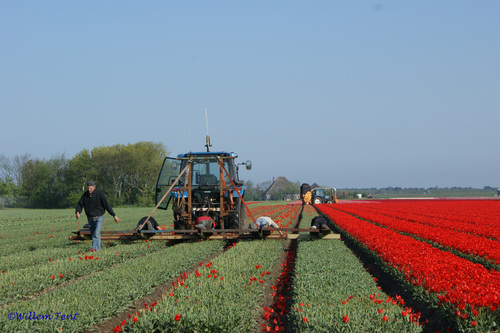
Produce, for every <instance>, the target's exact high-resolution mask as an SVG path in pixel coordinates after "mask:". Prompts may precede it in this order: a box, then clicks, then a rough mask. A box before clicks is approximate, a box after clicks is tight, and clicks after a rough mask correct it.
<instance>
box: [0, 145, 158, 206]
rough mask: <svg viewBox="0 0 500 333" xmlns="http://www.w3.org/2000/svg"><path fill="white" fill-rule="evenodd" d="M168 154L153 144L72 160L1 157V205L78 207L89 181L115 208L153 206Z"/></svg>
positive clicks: (111, 149)
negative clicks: (156, 188) (159, 174)
mask: <svg viewBox="0 0 500 333" xmlns="http://www.w3.org/2000/svg"><path fill="white" fill-rule="evenodd" d="M166 156H167V149H166V147H165V146H164V145H163V144H162V143H154V142H138V143H135V144H127V145H122V144H117V145H114V146H103V147H97V148H94V149H92V151H89V150H87V149H84V150H82V151H81V152H79V153H78V154H76V156H74V157H73V158H71V159H68V158H66V157H65V156H64V155H60V156H57V157H53V158H50V159H48V160H42V159H38V158H32V157H31V156H30V155H29V154H24V155H20V156H15V157H14V158H12V159H9V158H7V157H5V156H3V155H0V207H2V206H7V207H29V208H66V207H74V206H75V205H76V202H77V201H78V199H79V198H80V197H81V195H82V194H83V192H84V191H85V190H86V188H85V184H86V182H87V181H88V180H94V181H95V182H96V185H97V187H98V188H99V189H101V190H103V191H104V192H105V193H106V195H107V198H108V200H109V201H110V202H111V204H112V205H115V206H116V205H149V204H151V203H154V201H155V197H154V195H155V193H154V187H155V185H156V179H157V177H158V173H159V170H160V168H161V165H162V162H163V159H164V158H165V157H166Z"/></svg>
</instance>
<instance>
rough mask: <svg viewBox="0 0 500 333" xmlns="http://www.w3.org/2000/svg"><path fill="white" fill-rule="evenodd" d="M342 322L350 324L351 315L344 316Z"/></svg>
mask: <svg viewBox="0 0 500 333" xmlns="http://www.w3.org/2000/svg"><path fill="white" fill-rule="evenodd" d="M342 321H343V322H344V323H348V322H349V315H345V316H342Z"/></svg>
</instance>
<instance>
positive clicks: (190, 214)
mask: <svg viewBox="0 0 500 333" xmlns="http://www.w3.org/2000/svg"><path fill="white" fill-rule="evenodd" d="M208 147H209V145H208V143H207V152H190V153H186V154H179V155H178V156H177V158H170V157H167V158H165V160H164V162H163V166H162V168H161V171H160V174H159V176H158V181H157V184H156V204H157V207H158V208H160V209H168V206H169V205H170V204H171V206H172V210H173V216H174V229H175V230H192V229H194V227H195V225H196V221H197V220H198V219H199V218H200V217H208V218H211V223H213V229H224V230H225V229H244V228H245V204H244V199H243V197H244V195H245V187H244V186H243V181H242V180H240V179H239V176H238V164H237V163H236V162H235V159H236V158H237V157H238V155H236V154H235V153H228V152H224V151H219V152H210V151H209V149H208ZM240 165H245V166H246V168H247V170H250V169H251V167H252V163H251V162H250V161H247V162H245V163H241V164H240ZM167 197H168V199H167Z"/></svg>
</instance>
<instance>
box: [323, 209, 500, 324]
mask: <svg viewBox="0 0 500 333" xmlns="http://www.w3.org/2000/svg"><path fill="white" fill-rule="evenodd" d="M319 209H320V210H321V212H322V213H324V214H326V215H327V216H328V217H329V218H330V219H331V220H332V221H333V222H334V223H335V224H336V225H338V226H339V228H341V229H343V230H344V231H346V232H347V233H348V234H349V235H351V236H352V237H354V239H356V240H357V241H358V242H360V243H361V244H362V245H363V246H364V247H366V248H367V249H368V250H369V251H372V252H374V253H375V254H377V255H378V256H379V257H380V258H381V260H382V261H383V262H385V263H386V264H387V265H389V266H391V267H393V268H394V270H395V271H396V272H399V274H400V275H401V276H402V278H403V279H404V280H405V281H407V282H408V283H410V284H411V285H413V286H416V288H415V292H416V293H418V292H419V288H418V287H420V286H421V287H423V288H424V289H425V292H424V293H422V294H421V295H420V296H421V297H423V298H424V299H425V301H426V302H429V303H430V304H435V305H437V306H439V307H440V308H442V309H446V310H447V313H449V314H453V315H454V317H455V319H456V323H457V325H458V326H459V327H468V328H471V327H481V328H482V329H488V328H489V327H492V326H493V325H494V323H495V322H498V321H499V320H500V310H499V308H500V272H496V271H488V270H486V269H485V268H484V267H483V266H481V265H477V264H473V263H471V262H470V261H468V260H465V259H463V258H460V257H458V256H456V255H454V254H452V253H450V252H446V251H442V250H439V249H437V248H435V247H433V246H431V245H430V244H428V243H425V242H421V241H417V240H415V239H413V238H412V237H409V236H404V235H401V234H399V233H397V232H395V231H392V230H389V229H386V228H382V227H379V226H376V225H374V224H372V223H369V222H366V221H363V220H360V219H358V218H355V217H353V216H351V215H349V214H346V213H344V212H340V211H339V210H337V209H335V208H333V206H331V205H321V206H319ZM426 295H427V296H426Z"/></svg>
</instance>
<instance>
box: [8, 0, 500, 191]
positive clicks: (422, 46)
mask: <svg viewBox="0 0 500 333" xmlns="http://www.w3.org/2000/svg"><path fill="white" fill-rule="evenodd" d="M499 13H500V1H497V0H490V1H470V0H468V1H461V0H443V1H416V0H414V1H399V0H398V1H333V0H325V1H290V0H287V1H278V0H277V1H233V0H231V1H216V0H213V1H208V0H205V1H124V0H120V1H88V0H85V1H35V0H33V1H22V0H20V1H10V0H0V49H1V50H0V123H1V131H0V154H3V155H5V156H7V157H10V158H12V157H14V156H16V155H22V154H31V156H32V157H37V158H41V159H49V158H51V157H54V156H58V155H60V154H65V155H66V157H68V158H71V157H73V156H74V155H75V154H77V153H78V152H80V151H81V150H82V149H84V148H86V149H89V150H91V149H92V148H93V147H97V146H109V145H114V144H127V143H136V142H139V141H154V142H163V143H164V144H165V145H166V146H167V148H168V150H169V152H170V153H171V154H172V155H177V154H178V153H183V152H186V151H189V150H192V151H198V150H201V151H202V150H204V147H203V145H204V143H205V135H206V126H205V113H204V108H205V106H206V107H207V110H208V115H209V120H208V123H209V129H210V135H211V138H212V144H213V147H212V150H225V151H234V152H236V153H238V155H239V156H240V158H239V160H240V161H245V160H247V159H248V160H251V161H252V162H253V166H254V167H253V169H252V170H251V171H246V170H243V171H242V172H241V178H243V179H250V180H252V181H254V183H260V182H263V181H266V180H271V179H272V178H273V177H278V176H285V177H287V178H288V179H289V180H291V181H300V182H308V183H313V182H317V183H319V184H321V185H329V186H334V187H338V188H355V187H358V188H359V187H387V186H401V187H431V186H439V187H447V186H464V187H478V188H482V187H483V186H499V185H500V176H499V172H498V169H499V166H500V154H499V124H500V60H499V59H500V19H499Z"/></svg>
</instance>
